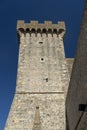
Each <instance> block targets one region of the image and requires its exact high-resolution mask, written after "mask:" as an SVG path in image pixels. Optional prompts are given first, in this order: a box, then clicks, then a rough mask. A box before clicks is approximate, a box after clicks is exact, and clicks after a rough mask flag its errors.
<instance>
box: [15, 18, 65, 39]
mask: <svg viewBox="0 0 87 130" xmlns="http://www.w3.org/2000/svg"><path fill="white" fill-rule="evenodd" d="M17 31H18V33H19V34H20V32H22V33H23V32H24V33H26V32H28V33H30V34H31V33H35V34H36V35H37V33H41V34H43V33H46V34H52V35H53V34H57V35H58V36H60V35H61V37H63V36H64V34H65V31H66V28H65V23H64V22H58V23H57V24H52V22H51V21H44V23H38V21H30V23H25V22H24V20H18V22H17Z"/></svg>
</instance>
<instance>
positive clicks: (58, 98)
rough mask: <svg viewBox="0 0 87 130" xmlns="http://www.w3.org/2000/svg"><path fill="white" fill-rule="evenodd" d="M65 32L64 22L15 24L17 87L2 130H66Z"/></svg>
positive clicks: (67, 61)
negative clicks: (17, 49)
mask: <svg viewBox="0 0 87 130" xmlns="http://www.w3.org/2000/svg"><path fill="white" fill-rule="evenodd" d="M65 30H66V29H65V24H64V22H58V24H52V22H51V21H45V22H44V24H40V23H38V22H37V21H31V22H30V23H24V21H18V23H17V32H18V35H19V44H20V48H19V60H18V73H17V85H16V92H15V96H14V100H13V103H12V106H11V109H10V112H9V115H8V119H7V122H6V126H5V130H66V117H65V100H66V95H67V90H68V84H69V79H70V72H71V68H72V67H71V65H70V63H71V64H72V62H69V61H70V60H67V59H66V58H65V53H64V46H63V37H64V34H65ZM68 68H69V69H68Z"/></svg>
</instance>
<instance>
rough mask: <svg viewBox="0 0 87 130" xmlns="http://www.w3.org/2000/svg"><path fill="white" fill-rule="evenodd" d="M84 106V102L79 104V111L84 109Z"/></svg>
mask: <svg viewBox="0 0 87 130" xmlns="http://www.w3.org/2000/svg"><path fill="white" fill-rule="evenodd" d="M86 106H87V105H86V104H79V111H85V109H86Z"/></svg>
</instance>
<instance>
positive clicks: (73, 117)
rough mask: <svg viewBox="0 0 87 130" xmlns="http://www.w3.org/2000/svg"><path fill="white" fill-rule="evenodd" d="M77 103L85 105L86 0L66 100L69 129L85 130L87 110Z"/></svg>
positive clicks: (86, 58) (86, 70)
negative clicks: (80, 108)
mask: <svg viewBox="0 0 87 130" xmlns="http://www.w3.org/2000/svg"><path fill="white" fill-rule="evenodd" d="M79 104H86V105H87V0H86V4H85V10H84V14H83V19H82V24H81V29H80V35H79V39H78V46H77V52H76V58H75V62H74V65H73V69H72V75H71V80H70V85H69V90H68V96H67V102H66V106H67V107H66V108H67V118H68V125H69V130H87V111H79Z"/></svg>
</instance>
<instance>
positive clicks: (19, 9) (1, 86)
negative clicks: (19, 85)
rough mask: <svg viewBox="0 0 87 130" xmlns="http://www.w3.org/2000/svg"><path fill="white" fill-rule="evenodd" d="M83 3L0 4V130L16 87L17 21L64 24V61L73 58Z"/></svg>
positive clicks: (2, 0)
mask: <svg viewBox="0 0 87 130" xmlns="http://www.w3.org/2000/svg"><path fill="white" fill-rule="evenodd" d="M84 2H85V0H8V1H7V0H0V130H4V125H5V121H6V118H7V115H8V112H9V108H10V106H11V103H12V99H13V96H14V92H15V86H16V74H17V60H18V49H19V48H18V41H17V33H16V23H17V20H25V22H29V21H30V20H38V21H39V22H44V21H45V20H51V21H52V22H53V23H57V21H65V24H66V30H67V31H66V35H65V38H64V46H65V53H66V57H74V55H75V50H76V44H77V39H78V34H79V30H80V23H81V18H82V12H83V8H84Z"/></svg>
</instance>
